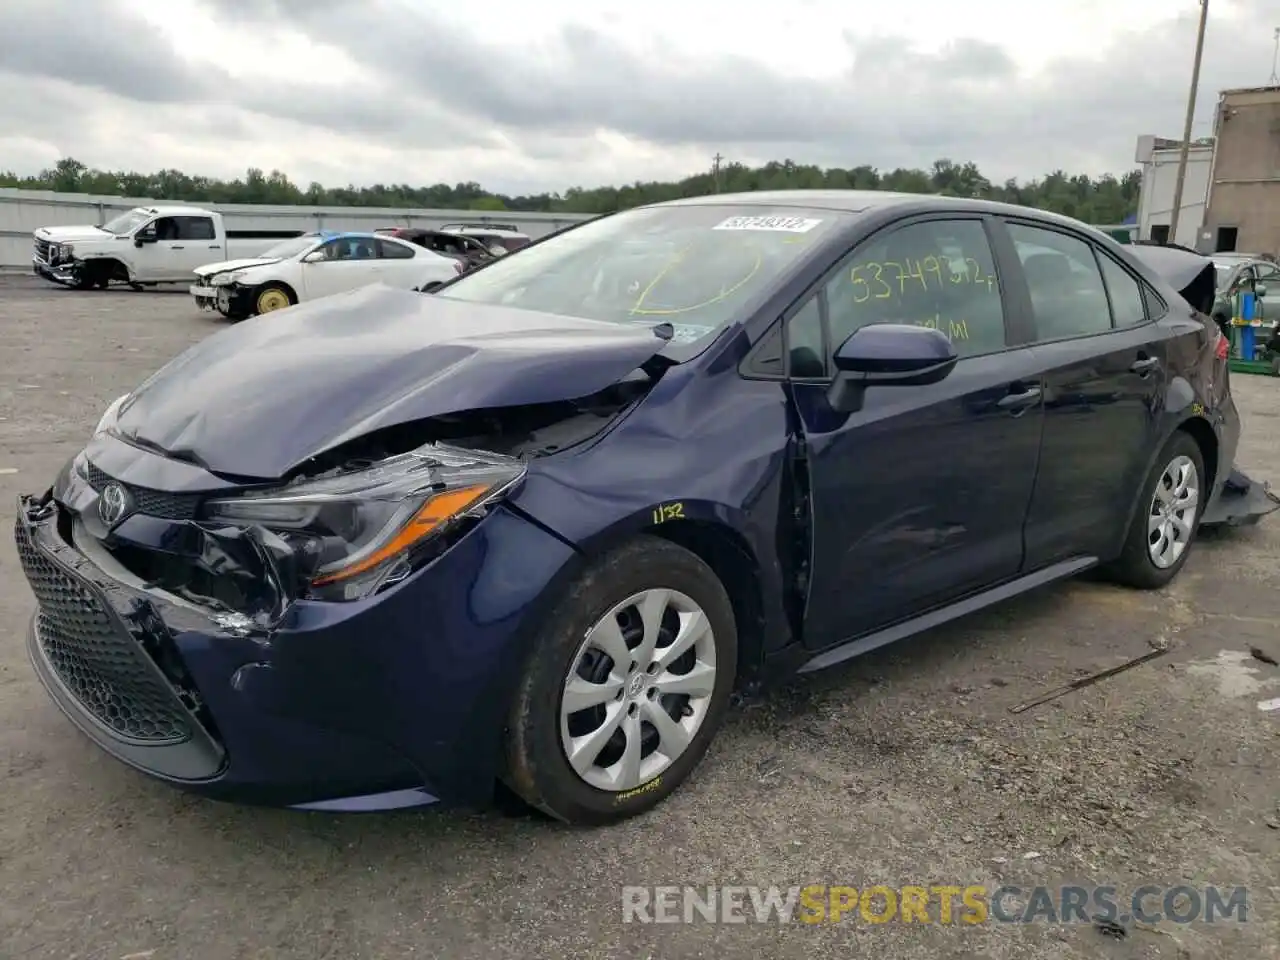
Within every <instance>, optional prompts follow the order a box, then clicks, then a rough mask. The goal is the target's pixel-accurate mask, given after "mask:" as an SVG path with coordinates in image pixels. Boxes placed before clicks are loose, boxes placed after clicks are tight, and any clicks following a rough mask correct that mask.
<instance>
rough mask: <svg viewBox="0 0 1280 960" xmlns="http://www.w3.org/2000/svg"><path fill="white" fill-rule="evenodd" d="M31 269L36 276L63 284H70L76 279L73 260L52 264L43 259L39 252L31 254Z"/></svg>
mask: <svg viewBox="0 0 1280 960" xmlns="http://www.w3.org/2000/svg"><path fill="white" fill-rule="evenodd" d="M31 270H32V272H33V273H35V274H36V275H37V276H41V277H44V278H45V279H46V280H52V281H53V282H54V283H60V284H63V285H64V286H71V285H72V284H74V283H75V280H76V276H75V263H74V261H68V262H66V263H57V264H52V263H49V262H48V261H46V260H44V259H43V258H42V257H41V256H40V255H39V254H32V255H31Z"/></svg>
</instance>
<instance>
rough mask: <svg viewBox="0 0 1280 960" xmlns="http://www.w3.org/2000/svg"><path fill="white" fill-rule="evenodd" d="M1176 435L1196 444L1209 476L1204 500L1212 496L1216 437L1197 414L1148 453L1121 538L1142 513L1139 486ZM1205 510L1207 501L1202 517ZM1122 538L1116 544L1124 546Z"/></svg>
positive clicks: (1177, 425) (1186, 418) (1178, 423)
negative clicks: (1183, 435) (1186, 436)
mask: <svg viewBox="0 0 1280 960" xmlns="http://www.w3.org/2000/svg"><path fill="white" fill-rule="evenodd" d="M1179 433H1185V434H1187V435H1188V436H1190V437H1191V439H1192V440H1194V441H1195V442H1196V446H1197V447H1199V448H1200V456H1201V458H1202V459H1203V460H1204V468H1205V472H1206V473H1207V474H1208V475H1209V476H1208V477H1207V478H1206V481H1205V483H1204V485H1203V489H1204V490H1205V491H1206V492H1205V496H1206V497H1208V496H1209V495H1210V494H1211V493H1212V492H1213V488H1214V484H1216V483H1217V479H1218V471H1219V468H1220V465H1219V463H1218V436H1217V434H1215V433H1214V432H1213V427H1211V426H1210V425H1209V421H1207V420H1205V419H1204V418H1203V417H1201V416H1199V415H1198V414H1194V413H1188V414H1186V415H1184V416H1182V417H1181V418H1180V419H1178V420H1177V421H1176V422H1174V424H1173V426H1172V427H1171V428H1169V429H1168V432H1167V433H1165V435H1164V436H1163V437H1162V438H1161V440H1160V443H1159V444H1157V445H1156V447H1155V449H1154V450H1152V451H1151V455H1150V457H1149V458H1148V459H1147V464H1146V466H1145V467H1144V468H1143V471H1142V477H1143V480H1142V481H1140V484H1139V489H1138V490H1137V492H1136V493H1134V496H1133V503H1132V504H1130V506H1129V515H1128V517H1127V518H1126V520H1125V524H1124V527H1122V528H1121V529H1122V530H1123V533H1124V537H1127V536H1128V535H1129V531H1130V529H1131V528H1132V526H1133V524H1134V523H1136V522H1137V519H1138V515H1139V513H1140V512H1141V511H1142V510H1143V503H1142V498H1143V493H1144V490H1143V489H1142V487H1141V484H1142V483H1145V482H1146V481H1145V478H1146V477H1147V476H1148V475H1149V474H1150V473H1151V471H1152V469H1153V468H1154V467H1155V465H1156V460H1157V458H1159V456H1160V453H1161V452H1162V451H1163V450H1164V448H1165V447H1166V446H1167V445H1168V443H1169V441H1170V440H1172V439H1173V438H1174V437H1175V436H1177V435H1178V434H1179ZM1227 466H1228V469H1230V464H1228V465H1227ZM1206 507H1208V502H1207V501H1206V503H1205V505H1204V507H1201V513H1203V512H1204V509H1205V508H1206ZM1124 537H1122V538H1121V539H1120V541H1119V542H1120V543H1121V544H1123V543H1124Z"/></svg>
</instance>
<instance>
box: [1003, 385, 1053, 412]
mask: <svg viewBox="0 0 1280 960" xmlns="http://www.w3.org/2000/svg"><path fill="white" fill-rule="evenodd" d="M1041 393H1042V391H1041V390H1040V388H1039V387H1024V388H1023V389H1021V390H1017V391H1014V392H1010V393H1009V395H1008V396H1005V397H1001V398H1000V399H999V400H997V401H996V406H997V407H1000V408H1001V409H1003V410H1013V411H1015V415H1017V414H1018V413H1021V412H1023V411H1024V410H1026V409H1027V407H1033V406H1035V405H1036V404H1037V403H1039V402H1040V396H1041Z"/></svg>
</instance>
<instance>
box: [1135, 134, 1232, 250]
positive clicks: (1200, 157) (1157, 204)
mask: <svg viewBox="0 0 1280 960" xmlns="http://www.w3.org/2000/svg"><path fill="white" fill-rule="evenodd" d="M1154 140H1155V138H1153V137H1141V138H1139V140H1138V153H1137V160H1138V162H1139V163H1140V164H1142V192H1141V194H1140V195H1139V200H1138V226H1139V228H1140V232H1141V239H1143V240H1150V239H1151V228H1152V227H1153V226H1156V225H1158V224H1164V225H1166V226H1172V224H1173V194H1174V190H1175V188H1176V185H1177V181H1178V159H1179V152H1180V151H1179V150H1178V148H1177V146H1173V147H1165V146H1163V143H1167V142H1168V141H1161V142H1160V143H1161V144H1162V145H1161V146H1155V145H1154V144H1153V143H1152V141H1154ZM1213 149H1214V148H1213V147H1212V146H1202V145H1193V146H1192V147H1191V149H1190V150H1188V151H1187V176H1186V180H1185V181H1184V183H1183V187H1182V211H1181V213H1180V215H1179V216H1178V224H1177V228H1176V229H1171V230H1170V231H1169V239H1170V240H1171V241H1172V242H1174V243H1180V244H1182V245H1183V246H1187V247H1194V246H1195V245H1196V237H1197V235H1198V234H1199V232H1200V226H1201V224H1202V223H1203V222H1204V215H1205V203H1206V201H1207V199H1208V195H1209V180H1210V176H1211V174H1212V170H1213Z"/></svg>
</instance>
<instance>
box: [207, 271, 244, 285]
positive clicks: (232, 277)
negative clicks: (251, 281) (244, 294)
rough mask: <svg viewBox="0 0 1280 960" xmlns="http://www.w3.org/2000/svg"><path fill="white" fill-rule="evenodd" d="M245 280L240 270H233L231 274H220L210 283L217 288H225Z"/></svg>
mask: <svg viewBox="0 0 1280 960" xmlns="http://www.w3.org/2000/svg"><path fill="white" fill-rule="evenodd" d="M243 279H244V273H243V271H240V270H232V271H231V272H230V273H218V274H215V275H214V276H213V278H212V279H210V281H209V283H210V285H211V286H215V287H225V286H227V285H228V284H232V283H239V282H240V281H241V280H243Z"/></svg>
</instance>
